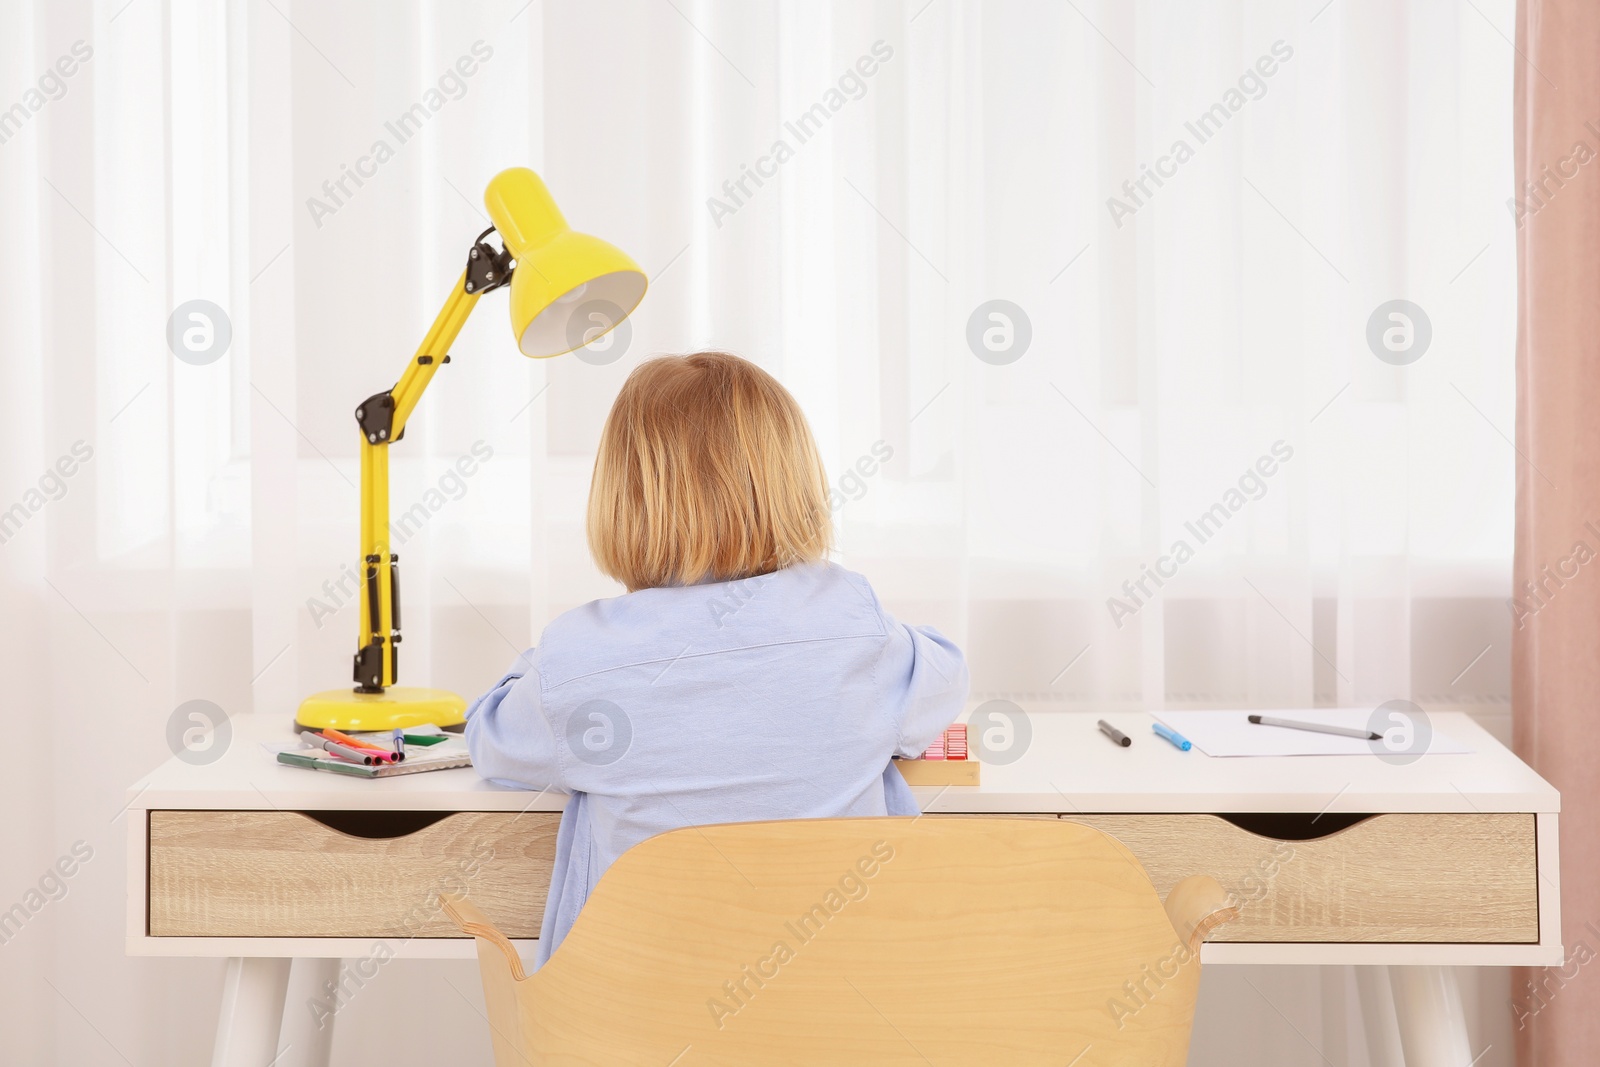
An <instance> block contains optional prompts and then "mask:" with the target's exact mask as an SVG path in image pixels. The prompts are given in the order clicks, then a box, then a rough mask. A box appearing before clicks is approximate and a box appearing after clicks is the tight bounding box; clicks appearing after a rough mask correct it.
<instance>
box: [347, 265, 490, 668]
mask: <svg viewBox="0 0 1600 1067" xmlns="http://www.w3.org/2000/svg"><path fill="white" fill-rule="evenodd" d="M480 252H481V253H482V254H484V255H487V254H488V248H487V246H485V245H483V244H482V239H481V238H480V239H479V244H478V245H477V246H475V247H474V250H473V258H474V260H476V259H477V258H478V256H479V254H480ZM504 265H505V264H504V262H503V261H502V262H500V263H496V264H493V266H498V267H501V268H503V267H504ZM469 273H476V272H475V271H473V269H472V268H471V267H469V268H468V270H466V271H462V273H461V277H460V278H459V279H458V280H457V281H456V285H455V288H454V289H452V290H451V291H450V298H449V299H448V300H446V301H445V304H444V307H443V308H442V309H441V310H440V312H439V316H438V318H436V319H434V320H433V326H432V327H431V328H430V329H429V330H428V335H427V336H426V337H424V338H423V340H422V345H421V346H420V347H419V348H418V349H417V354H416V355H415V356H413V357H412V358H411V362H410V363H408V364H406V369H405V373H403V374H401V375H400V380H399V381H398V382H396V383H395V386H394V388H393V389H390V390H388V391H387V392H383V393H378V394H376V395H374V396H371V397H368V398H367V400H366V401H365V402H364V403H363V404H362V405H361V407H359V408H357V409H356V422H357V424H358V425H359V426H360V427H361V566H360V568H359V569H358V573H360V574H361V576H362V597H361V612H360V614H361V638H360V642H359V643H358V644H357V646H356V656H355V682H356V688H357V689H358V690H359V691H362V692H368V693H376V692H381V691H383V689H385V688H386V687H388V686H391V685H394V684H395V681H396V679H397V678H398V676H399V664H398V662H397V655H396V654H397V652H398V651H399V650H398V648H397V647H396V646H398V645H399V644H400V597H399V584H400V578H399V572H398V571H397V570H396V568H395V563H396V562H397V560H398V559H399V557H397V556H396V555H395V554H394V553H393V552H391V551H390V545H389V446H390V445H391V444H393V443H394V442H395V441H398V440H399V439H400V436H401V434H403V433H404V432H405V428H406V420H407V419H408V418H409V417H410V415H411V412H412V411H414V410H415V409H416V406H417V401H419V400H421V399H422V392H423V390H425V389H427V388H428V383H429V382H431V381H432V380H433V375H434V373H435V372H436V371H437V370H438V369H439V367H440V366H441V365H442V364H444V363H447V362H449V359H450V355H449V353H450V346H451V345H453V344H454V343H455V340H456V337H457V335H458V334H460V333H461V327H462V326H464V325H465V324H466V321H467V317H468V316H470V315H471V314H472V309H473V308H474V307H475V306H476V305H477V303H478V297H480V296H482V295H483V294H484V293H486V292H488V291H489V290H490V289H491V288H498V285H499V284H503V283H504V279H503V278H494V277H493V274H492V273H491V274H490V277H491V279H492V281H493V282H494V283H497V284H488V285H485V284H482V283H481V282H477V281H469V277H468V276H469ZM501 273H502V274H503V273H505V272H504V270H503V269H502V271H501Z"/></svg>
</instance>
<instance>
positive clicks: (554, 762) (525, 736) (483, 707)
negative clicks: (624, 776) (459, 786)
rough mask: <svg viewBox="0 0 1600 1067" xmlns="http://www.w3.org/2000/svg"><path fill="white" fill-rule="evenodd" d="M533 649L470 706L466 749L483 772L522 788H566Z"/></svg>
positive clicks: (493, 778) (507, 783)
mask: <svg viewBox="0 0 1600 1067" xmlns="http://www.w3.org/2000/svg"><path fill="white" fill-rule="evenodd" d="M532 658H533V657H532V654H531V653H524V654H523V655H522V656H520V657H518V659H517V664H516V666H514V667H513V668H512V669H511V672H510V673H509V674H507V675H506V676H505V677H504V678H502V679H500V681H499V682H498V683H496V684H495V686H494V688H493V689H490V690H489V691H488V692H487V693H485V694H483V695H482V696H480V697H479V698H478V699H477V700H474V701H473V702H472V704H471V706H469V707H468V708H467V750H468V751H469V752H471V753H472V765H473V767H475V768H477V771H478V774H479V775H480V776H482V777H484V778H487V779H489V780H490V781H493V782H498V783H501V784H503V785H512V786H517V787H519V788H523V789H564V788H565V787H564V786H563V784H562V776H561V762H560V756H559V754H558V751H557V745H556V736H555V732H554V730H552V728H551V726H550V719H549V717H548V716H547V715H545V713H544V705H543V700H542V695H541V692H540V684H539V672H538V669H537V668H536V667H533V666H531V660H532Z"/></svg>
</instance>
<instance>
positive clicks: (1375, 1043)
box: [1352, 967, 1406, 1067]
mask: <svg viewBox="0 0 1600 1067" xmlns="http://www.w3.org/2000/svg"><path fill="white" fill-rule="evenodd" d="M1352 969H1353V970H1354V971H1355V972H1356V993H1357V995H1358V996H1359V997H1360V998H1361V1033H1362V1036H1364V1037H1365V1038H1366V1040H1367V1061H1368V1062H1369V1063H1371V1064H1372V1067H1406V1059H1405V1054H1404V1053H1402V1052H1401V1051H1400V1029H1399V1027H1398V1025H1397V1024H1396V1023H1395V1017H1394V993H1393V992H1392V991H1391V990H1390V988H1389V968H1387V967H1355V968H1352Z"/></svg>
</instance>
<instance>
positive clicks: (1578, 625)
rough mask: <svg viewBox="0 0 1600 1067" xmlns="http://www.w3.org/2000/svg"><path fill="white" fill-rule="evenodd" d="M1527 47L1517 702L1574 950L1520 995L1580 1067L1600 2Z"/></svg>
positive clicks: (1522, 1030)
mask: <svg viewBox="0 0 1600 1067" xmlns="http://www.w3.org/2000/svg"><path fill="white" fill-rule="evenodd" d="M1517 52H1518V58H1517V61H1516V112H1515V119H1514V129H1513V144H1514V151H1515V153H1516V180H1517V189H1516V190H1515V192H1514V195H1513V197H1512V200H1511V207H1512V214H1513V215H1514V216H1515V218H1516V226H1517V283H1518V294H1519V296H1518V299H1519V312H1518V324H1517V449H1518V451H1519V452H1520V453H1521V458H1520V459H1519V461H1518V467H1517V533H1516V563H1515V566H1514V579H1513V580H1514V584H1515V590H1514V597H1513V602H1512V609H1513V616H1514V619H1515V621H1514V622H1513V624H1512V713H1513V722H1514V724H1515V726H1514V732H1515V739H1516V748H1517V752H1518V753H1519V754H1520V755H1521V756H1522V758H1523V759H1525V760H1527V761H1528V762H1529V763H1530V764H1531V765H1532V766H1533V767H1534V768H1535V769H1536V770H1537V771H1538V772H1539V773H1540V774H1542V775H1544V777H1545V778H1546V779H1548V780H1549V781H1550V782H1551V783H1552V784H1553V785H1555V787H1556V788H1557V789H1559V790H1561V881H1562V893H1561V898H1562V899H1561V918H1562V941H1563V943H1564V945H1565V948H1566V953H1567V964H1566V966H1564V967H1557V968H1545V969H1522V970H1519V971H1518V972H1517V974H1516V975H1515V976H1514V977H1513V980H1512V1006H1513V1010H1514V1012H1515V1014H1516V1020H1517V1021H1516V1024H1515V1026H1516V1028H1517V1062H1518V1064H1519V1065H1520V1067H1567V1065H1572V1067H1577V1065H1579V1064H1593V1063H1596V1062H1600V964H1597V963H1593V962H1590V961H1591V960H1594V959H1595V957H1596V955H1597V954H1600V938H1597V937H1596V935H1595V933H1594V931H1595V930H1596V929H1600V745H1597V740H1600V738H1597V736H1596V730H1597V727H1600V534H1597V532H1596V531H1600V3H1596V2H1595V0H1520V2H1519V3H1518V5H1517ZM1539 888H1540V892H1541V893H1545V892H1548V891H1549V888H1550V887H1549V886H1547V885H1541V886H1540V887H1539Z"/></svg>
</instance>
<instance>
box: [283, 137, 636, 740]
mask: <svg viewBox="0 0 1600 1067" xmlns="http://www.w3.org/2000/svg"><path fill="white" fill-rule="evenodd" d="M483 199H484V204H485V206H486V207H488V209H489V218H490V220H491V221H492V222H493V223H494V225H493V226H491V227H490V228H489V229H487V230H485V231H483V233H481V234H479V235H478V239H477V240H476V241H474V242H473V244H472V249H471V251H470V252H469V253H468V255H467V268H466V270H465V271H463V272H462V274H461V277H460V279H459V280H457V282H456V285H455V288H454V289H453V290H452V291H451V293H450V298H449V299H448V300H446V301H445V304H444V309H443V310H442V311H440V312H439V317H438V318H436V319H435V320H434V322H433V327H432V328H431V329H429V330H428V335H427V336H426V337H425V338H423V340H422V346H421V347H420V348H418V349H417V354H416V355H415V356H414V357H413V358H412V360H411V362H410V363H409V364H408V365H407V366H406V369H405V373H404V374H402V375H401V376H400V381H399V382H397V383H396V384H395V386H394V388H393V389H389V390H386V391H384V392H382V393H378V394H376V395H374V396H371V397H368V398H367V399H366V401H365V402H363V403H362V405H361V406H360V407H358V408H356V422H357V424H358V425H359V426H360V427H361V566H360V568H359V573H360V574H361V575H362V596H361V598H360V602H361V637H360V641H359V643H358V644H357V646H356V655H355V683H356V684H355V688H354V689H331V690H328V691H326V692H322V693H317V694H315V695H314V696H310V697H307V698H306V699H305V701H304V702H303V703H302V704H301V705H300V712H299V714H298V715H297V716H296V721H297V722H298V723H299V725H300V726H302V727H306V728H312V729H329V728H331V729H335V730H346V731H348V730H391V729H395V728H397V727H400V728H404V727H408V726H420V725H422V724H424V723H435V724H437V725H439V726H454V725H458V724H460V723H462V722H464V721H465V713H466V708H467V702H466V701H465V700H463V699H462V698H461V697H459V696H457V695H456V694H455V693H451V692H447V691H445V690H442V689H422V688H417V687H413V686H400V685H396V684H395V681H396V679H397V678H398V676H399V667H398V664H397V662H396V659H397V657H396V654H397V653H398V652H399V647H398V646H399V644H400V572H399V570H398V569H397V568H396V567H395V563H396V562H397V560H398V557H396V556H395V554H394V553H393V552H391V551H389V446H390V445H391V444H393V443H394V442H396V441H398V440H400V437H401V435H403V434H404V433H405V427H406V419H407V417H408V416H410V414H411V412H412V411H413V410H414V409H415V408H416V406H417V401H418V400H419V399H421V397H422V391H423V390H424V389H426V388H427V387H428V382H430V381H431V380H432V379H433V375H434V372H435V371H437V370H438V369H439V366H440V365H441V364H443V363H448V362H450V355H449V352H450V346H451V345H452V344H453V343H454V342H455V339H456V335H457V334H459V333H460V332H461V327H462V326H463V325H464V324H465V323H466V321H467V316H468V315H470V314H472V309H473V307H474V306H475V305H476V304H477V303H478V297H480V296H482V295H483V294H484V293H487V292H489V291H490V290H491V289H498V288H500V287H501V286H503V285H506V284H510V286H511V328H512V330H513V331H514V332H515V336H516V339H517V347H518V348H520V349H521V350H522V354H523V355H525V356H533V357H536V358H544V357H547V356H559V355H562V354H564V353H567V352H571V351H573V350H574V349H577V348H581V347H583V346H584V345H585V344H588V343H589V342H591V341H593V340H594V339H595V338H596V337H598V336H600V335H601V333H604V332H606V331H609V330H610V329H613V328H615V327H616V325H617V323H619V322H621V321H622V320H623V319H625V318H627V317H628V315H629V314H631V313H632V312H633V309H634V308H636V307H638V306H639V301H640V300H643V299H644V292H645V287H646V285H647V284H648V283H647V281H646V279H645V276H644V272H643V271H641V270H640V269H639V266H638V264H636V263H635V262H634V261H633V260H631V259H629V258H628V256H627V255H626V254H625V253H623V252H622V251H621V250H620V249H618V248H616V247H614V246H612V245H609V244H607V243H606V242H604V241H602V240H600V239H599V238H597V237H590V236H589V235H588V234H583V233H577V232H575V231H573V230H572V229H570V228H569V227H568V226H567V220H566V219H564V218H563V217H562V215H561V212H560V210H559V209H557V207H556V205H555V201H554V200H552V199H551V198H550V191H549V190H548V189H546V188H545V185H544V182H543V181H541V180H540V179H539V176H538V175H537V174H535V173H534V172H533V171H531V170H528V169H527V168H526V167H514V168H512V169H511V170H506V171H502V172H500V173H499V174H497V175H495V177H494V180H493V181H491V182H490V183H489V188H488V189H487V190H486V191H485V192H484V194H483ZM496 232H498V233H499V235H500V242H501V245H502V248H501V249H500V250H498V251H496V250H495V249H494V248H493V247H492V246H491V245H490V244H489V243H488V242H487V241H486V238H487V237H488V236H489V235H490V234H491V233H496ZM580 300H582V304H580V303H579V301H580ZM596 303H599V305H600V306H601V307H602V308H606V310H607V311H608V312H609V314H607V315H603V318H611V317H613V316H614V321H611V322H610V323H609V325H606V327H605V330H602V331H599V332H596V331H595V330H594V329H593V327H592V326H591V325H590V319H589V318H588V317H587V316H585V317H583V319H582V321H581V322H579V321H577V316H575V312H578V311H579V310H580V309H590V308H592V307H593V306H594V305H595V304H596Z"/></svg>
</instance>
